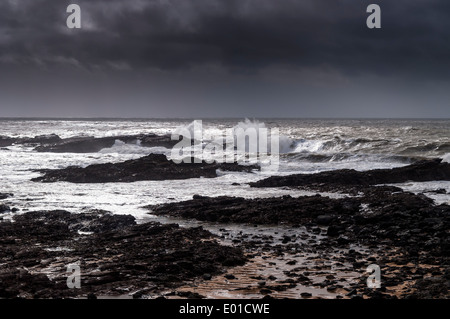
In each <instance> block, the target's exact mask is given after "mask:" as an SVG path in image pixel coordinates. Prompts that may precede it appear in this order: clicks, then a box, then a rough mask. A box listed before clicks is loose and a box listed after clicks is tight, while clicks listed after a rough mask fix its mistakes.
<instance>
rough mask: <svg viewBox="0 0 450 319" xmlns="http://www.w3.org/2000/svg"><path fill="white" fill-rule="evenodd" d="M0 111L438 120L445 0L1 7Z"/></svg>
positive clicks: (447, 113)
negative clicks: (73, 15) (76, 16)
mask: <svg viewBox="0 0 450 319" xmlns="http://www.w3.org/2000/svg"><path fill="white" fill-rule="evenodd" d="M70 3H76V4H78V5H80V7H81V20H82V28H81V29H68V28H67V26H66V19H67V17H68V15H69V14H68V13H66V8H67V6H68V5H69V4H70ZM370 3H377V4H378V5H380V7H381V11H382V17H381V20H382V28H381V29H368V28H367V26H366V18H367V16H368V15H369V14H368V13H366V8H367V6H368V4H370ZM11 116H17V117H24V116H25V117H36V116H42V117H48V116H53V117H189V118H207V117H259V118H261V117H427V118H431V117H437V118H439V117H446V118H449V117H450V1H448V0H395V1H392V0H389V1H388V0H370V1H366V0H357V1H355V0H120V1H119V0H71V1H66V0H2V1H1V3H0V117H11Z"/></svg>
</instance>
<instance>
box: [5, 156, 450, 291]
mask: <svg viewBox="0 0 450 319" xmlns="http://www.w3.org/2000/svg"><path fill="white" fill-rule="evenodd" d="M171 165H172V164H170V163H169V161H168V160H167V158H165V156H163V155H155V154H153V155H150V156H147V157H144V158H141V159H137V160H132V161H126V162H123V163H118V164H100V165H91V166H89V167H86V168H75V167H69V168H66V169H62V170H53V171H46V172H45V175H44V176H43V177H41V178H40V180H39V181H44V182H45V181H46V182H53V181H60V180H66V181H71V182H81V183H82V182H105V181H127V182H130V181H135V180H141V179H140V178H157V179H168V178H169V177H170V176H172V177H173V176H175V175H176V174H178V175H177V176H178V177H180V176H183V178H190V177H193V176H194V177H198V174H200V173H201V174H202V175H201V176H205V172H207V174H206V177H215V176H216V175H215V174H216V170H217V169H225V167H223V166H220V165H221V164H207V165H210V166H205V163H199V164H182V165H175V164H173V165H175V167H172V166H171ZM195 165H197V166H195ZM230 165H231V166H229V167H227V168H228V169H244V170H246V169H248V171H251V170H252V169H255V167H246V166H242V167H241V166H237V165H235V164H230ZM448 166H449V164H448V163H442V162H441V161H438V160H432V161H425V162H420V163H415V164H412V165H410V166H405V167H402V168H395V169H391V170H372V171H366V172H356V171H353V170H337V171H331V172H324V173H318V174H310V175H293V176H276V177H269V178H267V179H264V180H261V181H259V182H256V183H251V186H252V187H288V188H291V189H294V190H295V189H302V190H315V191H328V192H335V193H338V194H339V196H338V197H337V198H330V197H326V196H322V195H320V194H317V195H315V196H298V197H294V196H283V197H272V198H256V199H246V198H240V197H227V196H221V197H205V196H200V195H194V196H193V198H192V200H188V201H181V202H175V203H167V204H161V205H152V206H147V207H146V208H147V209H148V210H149V214H150V215H151V216H153V217H151V218H152V219H153V220H154V218H155V216H157V217H156V218H163V217H164V218H167V220H166V222H164V223H162V221H161V219H160V222H155V221H143V222H141V223H137V222H136V220H135V219H134V217H132V216H130V215H113V214H111V213H108V212H105V211H91V212H88V213H79V214H75V213H69V212H67V211H36V212H27V213H14V212H13V210H12V209H11V208H10V207H9V206H7V205H5V204H2V205H1V206H0V256H1V257H0V258H1V260H2V263H1V265H0V281H1V282H2V286H1V287H0V298H16V297H20V298H80V297H81V298H88V297H89V298H96V297H100V296H109V297H111V296H121V297H124V296H127V297H130V298H131V297H133V298H157V297H164V298H204V297H208V298H214V297H220V296H221V295H220V293H226V295H227V296H229V297H238V298H263V297H264V298H448V297H449V293H448V289H449V287H450V263H449V257H450V237H449V229H450V206H449V205H447V204H440V205H437V204H435V203H434V202H433V200H432V199H430V198H428V197H426V196H425V195H423V194H414V193H410V192H406V191H403V190H402V189H400V188H398V187H395V186H382V185H378V184H384V183H394V182H399V181H408V180H448V175H447V173H448ZM155 167H156V168H155ZM146 168H148V170H146ZM175 169H178V170H180V171H174V170H175ZM158 170H159V171H158ZM139 174H141V175H139ZM170 174H175V175H170ZM183 174H185V175H183ZM168 176H169V177H168ZM441 193H442V192H441ZM11 198H12V199H13V198H14V197H13V195H12V194H8V193H1V194H0V199H7V200H8V201H7V203H8V205H10V203H11ZM149 217H150V216H149ZM10 218H12V220H10ZM186 221H196V222H197V223H198V224H197V225H196V226H192V225H191V226H187V227H180V226H179V224H181V223H183V224H184V223H185V222H186ZM74 263H77V264H78V265H79V266H80V268H81V271H82V281H81V288H80V289H69V288H68V287H67V284H66V280H67V277H68V275H69V274H68V273H67V265H69V264H74ZM371 264H375V265H378V266H379V267H380V270H381V283H382V285H381V288H378V289H372V288H368V287H367V283H366V280H367V277H368V273H367V272H366V269H367V267H368V266H369V265H371Z"/></svg>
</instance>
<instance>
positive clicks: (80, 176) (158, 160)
mask: <svg viewBox="0 0 450 319" xmlns="http://www.w3.org/2000/svg"><path fill="white" fill-rule="evenodd" d="M217 169H221V170H226V171H245V172H251V171H252V170H254V169H259V167H258V166H255V165H238V164H237V163H236V164H233V163H212V164H207V163H206V162H201V163H194V162H193V161H192V163H180V164H176V163H174V162H173V161H171V160H168V159H167V157H166V156H165V155H163V154H150V155H148V156H145V157H141V158H139V159H135V160H128V161H125V162H121V163H114V164H112V163H106V164H94V165H89V166H87V167H85V168H82V167H77V166H70V167H67V168H64V169H56V170H43V171H41V172H43V173H44V176H41V177H37V178H34V179H32V181H35V182H46V183H49V182H59V181H66V182H72V183H111V182H135V181H144V180H171V179H188V178H198V177H206V178H213V177H217V172H216V171H217Z"/></svg>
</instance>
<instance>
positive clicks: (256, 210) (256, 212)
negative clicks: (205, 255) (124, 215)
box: [147, 196, 359, 243]
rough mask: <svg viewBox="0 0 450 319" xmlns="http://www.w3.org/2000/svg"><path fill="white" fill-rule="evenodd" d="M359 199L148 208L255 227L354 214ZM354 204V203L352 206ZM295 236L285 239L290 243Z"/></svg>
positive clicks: (211, 200) (202, 202)
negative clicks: (249, 224) (324, 215)
mask: <svg viewBox="0 0 450 319" xmlns="http://www.w3.org/2000/svg"><path fill="white" fill-rule="evenodd" d="M354 201H355V200H354V199H350V198H345V199H330V198H328V197H321V196H301V197H298V198H294V197H291V196H283V197H281V198H279V197H277V198H256V199H244V198H240V197H228V196H220V197H198V196H196V197H195V198H194V199H192V200H189V201H183V202H178V203H169V204H162V205H152V206H147V208H148V209H149V210H151V213H152V214H155V215H170V216H176V217H183V218H194V219H198V220H202V221H214V222H226V223H228V222H236V223H251V224H254V223H255V224H290V225H293V224H305V223H307V222H311V221H314V220H315V219H316V218H317V216H319V215H323V213H324V212H329V213H336V212H339V213H340V214H343V215H352V214H354V213H356V212H357V211H359V204H354V203H353V202H354ZM349 202H350V203H349ZM291 240H292V238H291V237H289V236H285V237H283V239H282V241H283V243H288V242H290V241H291Z"/></svg>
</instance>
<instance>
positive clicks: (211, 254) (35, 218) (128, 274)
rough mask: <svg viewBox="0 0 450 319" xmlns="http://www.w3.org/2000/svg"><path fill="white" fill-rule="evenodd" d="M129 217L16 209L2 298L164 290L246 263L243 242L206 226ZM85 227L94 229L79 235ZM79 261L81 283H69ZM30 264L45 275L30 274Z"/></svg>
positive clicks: (0, 234) (2, 229)
mask: <svg viewBox="0 0 450 319" xmlns="http://www.w3.org/2000/svg"><path fill="white" fill-rule="evenodd" d="M130 217H131V216H126V215H112V214H109V213H107V212H103V211H93V212H89V213H85V214H71V213H69V212H65V211H40V212H30V213H25V214H21V215H17V216H15V217H14V222H11V221H3V222H2V223H0V259H1V260H2V266H1V271H0V281H1V282H2V285H1V287H0V297H5V298H13V297H15V296H18V295H30V296H37V297H39V298H61V297H73V296H77V295H78V296H86V295H87V294H89V293H92V294H95V295H108V294H113V293H114V292H115V291H118V290H116V289H119V288H120V289H122V290H123V289H124V287H128V288H127V289H128V291H133V290H139V289H141V288H143V287H149V286H158V287H161V288H160V289H164V287H166V288H169V287H175V286H177V285H180V284H182V283H183V282H185V281H187V280H192V279H194V278H198V277H199V278H201V276H203V275H204V274H212V275H215V274H219V273H221V272H223V270H224V267H227V266H236V265H242V264H244V263H245V261H246V257H244V255H243V252H242V251H241V250H240V249H239V248H235V247H227V246H221V245H219V244H218V243H217V242H216V241H215V240H213V239H214V236H213V235H212V234H211V233H209V232H207V231H205V230H204V229H202V228H180V227H179V226H178V225H175V224H169V225H161V224H159V223H154V222H152V223H144V224H139V225H137V224H136V223H135V221H134V218H133V217H131V218H130ZM81 229H87V230H90V231H91V232H92V234H90V235H81V234H79V230H81ZM15 239H20V240H15ZM42 261H45V262H42ZM74 262H77V263H79V265H80V267H81V271H82V274H83V276H82V283H81V289H67V285H66V280H67V273H66V267H67V265H68V264H70V263H74ZM25 267H26V268H27V269H31V268H32V269H33V272H34V273H41V272H42V274H40V275H35V274H30V273H29V272H28V271H27V270H25ZM44 268H45V269H46V270H45V272H46V273H47V272H48V271H49V269H50V272H51V273H52V274H51V275H52V278H53V279H52V280H51V281H50V280H49V279H48V277H47V276H46V275H43V269H44ZM19 269H20V271H19ZM17 278H21V279H20V280H19V281H18V280H17ZM186 297H188V298H189V297H193V295H191V296H186ZM197 297H198V296H197Z"/></svg>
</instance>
